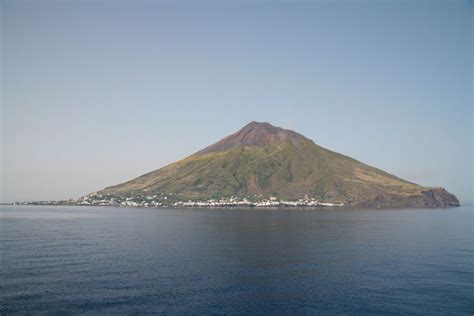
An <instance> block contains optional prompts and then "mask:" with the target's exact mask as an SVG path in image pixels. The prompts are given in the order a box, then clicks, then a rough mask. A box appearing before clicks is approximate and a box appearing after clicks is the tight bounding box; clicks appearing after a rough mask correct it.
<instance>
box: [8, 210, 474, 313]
mask: <svg viewBox="0 0 474 316" xmlns="http://www.w3.org/2000/svg"><path fill="white" fill-rule="evenodd" d="M473 215H474V209H473V208H472V207H461V208H452V209H425V210H417V209H411V210H288V209H286V210H285V209H282V210H256V209H250V210H242V209H240V210H231V209H224V210H216V209H211V210H207V209H182V210H180V209H126V208H107V207H103V208H99V207H97V208H95V207H59V206H57V207H41V206H37V207H28V206H2V207H0V242H1V244H0V257H1V271H0V282H1V283H0V313H1V314H4V313H9V312H72V313H104V312H105V313H163V314H170V313H172V314H176V313H178V314H188V313H190V314H201V313H206V314H209V313H213V314H252V313H253V314H255V313H259V314H294V313H323V314H382V313H389V312H391V313H396V314H459V315H462V314H465V315H471V314H473V313H474V238H473V236H474V235H473V234H474V233H473Z"/></svg>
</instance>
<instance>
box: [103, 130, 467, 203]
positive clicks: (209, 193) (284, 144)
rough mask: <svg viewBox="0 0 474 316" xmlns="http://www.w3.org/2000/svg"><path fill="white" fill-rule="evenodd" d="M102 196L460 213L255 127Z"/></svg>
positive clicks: (429, 192) (287, 133) (439, 196)
mask: <svg viewBox="0 0 474 316" xmlns="http://www.w3.org/2000/svg"><path fill="white" fill-rule="evenodd" d="M97 194H107V195H113V196H120V197H129V196H134V195H150V194H152V195H153V194H155V195H160V196H175V197H176V196H178V197H179V198H180V199H182V200H184V199H209V198H215V197H229V196H236V197H250V198H251V197H269V196H270V195H271V196H276V197H278V198H282V199H299V198H302V197H305V196H308V197H312V198H316V199H318V200H320V201H327V202H334V203H344V204H345V205H347V206H355V207H447V206H459V201H458V200H457V198H456V197H455V196H454V195H452V194H451V193H448V192H447V191H446V190H444V189H443V188H427V187H422V186H420V185H417V184H415V183H411V182H408V181H405V180H403V179H400V178H398V177H396V176H394V175H391V174H389V173H387V172H384V171H382V170H379V169H377V168H374V167H370V166H368V165H366V164H363V163H361V162H359V161H357V160H355V159H352V158H350V157H347V156H344V155H341V154H338V153H335V152H333V151H330V150H328V149H325V148H323V147H321V146H318V145H316V144H315V143H314V142H313V141H312V140H310V139H308V138H306V137H304V136H303V135H301V134H298V133H296V132H294V131H291V130H287V129H283V128H280V127H275V126H273V125H271V124H270V123H259V122H251V123H249V124H247V125H246V126H244V127H243V128H242V129H240V130H239V131H237V132H235V133H234V134H232V135H230V136H227V137H225V138H223V139H221V140H220V141H218V142H217V143H215V144H213V145H210V146H208V147H206V148H204V149H202V150H201V151H198V152H197V153H195V154H193V155H191V156H189V157H187V158H185V159H182V160H179V161H177V162H174V163H172V164H170V165H168V166H165V167H163V168H161V169H158V170H156V171H153V172H150V173H147V174H145V175H142V176H140V177H138V178H136V179H133V180H130V181H128V182H125V183H122V184H119V185H116V186H112V187H108V188H106V189H104V190H102V191H100V192H97Z"/></svg>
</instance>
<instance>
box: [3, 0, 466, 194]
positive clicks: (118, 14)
mask: <svg viewBox="0 0 474 316" xmlns="http://www.w3.org/2000/svg"><path fill="white" fill-rule="evenodd" d="M0 3H1V5H0V9H1V31H0V35H1V38H0V39H1V40H0V44H1V68H0V70H1V71H0V73H1V91H0V92H1V112H0V113H1V141H2V142H1V148H0V149H1V164H0V166H1V170H0V172H1V187H0V192H1V194H0V201H2V202H10V201H24V200H49V199H66V198H77V197H80V196H82V195H85V194H88V193H91V192H94V191H96V190H99V189H102V188H104V187H106V186H110V185H114V184H117V183H120V182H123V181H126V180H129V179H131V178H134V177H136V176H139V175H141V174H144V173H146V172H149V171H152V170H155V169H158V168H160V167H163V166H165V165H166V164H168V163H171V162H173V161H175V160H178V159H180V158H184V157H186V156H187V155H190V154H192V153H194V152H196V151H198V150H199V149H201V148H203V147H205V146H207V145H209V144H211V143H213V142H215V141H217V140H218V139H220V138H222V137H224V136H226V135H228V134H231V133H233V132H235V131H236V130H238V129H239V128H241V127H242V126H243V125H245V124H247V123H248V122H250V121H268V122H270V123H272V124H274V125H276V126H281V127H285V128H289V129H293V130H295V131H297V132H300V133H302V134H303V135H305V136H307V137H308V138H310V139H313V140H314V141H315V142H316V143H317V144H319V145H321V146H323V147H326V148H328V149H331V150H334V151H337V152H340V153H343V154H346V155H349V156H351V157H353V158H356V159H358V160H360V161H362V162H365V163H367V164H369V165H372V166H375V167H378V168H380V169H383V170H385V171H388V172H390V173H393V174H395V175H397V176H399V177H402V178H404V179H407V180H410V181H413V182H416V183H419V184H422V185H425V186H442V187H445V188H446V189H447V190H448V191H450V192H452V193H454V194H456V195H457V196H458V197H459V199H460V200H461V203H472V202H473V201H474V194H473V178H474V171H473V170H474V163H473V156H474V149H473V121H474V117H473V98H474V95H473V81H472V75H473V63H472V59H473V46H472V44H473V33H472V30H473V27H474V25H473V11H474V2H473V1H456V0H451V1H401V0H400V1H395V0H393V1H388V0H387V1H332V2H329V1H294V2H293V1H291V2H290V1H257V0H256V1H250V0H245V1H244V0H242V1H225V2H223V1H219V2H218V1H200V2H199V3H198V2H194V1H140V0H138V1H108V0H101V1H90V0H82V1H79V0H78V1H72V0H64V1H58V0H56V1H43V0H35V1H22V0H0Z"/></svg>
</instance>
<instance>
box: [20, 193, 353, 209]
mask: <svg viewBox="0 0 474 316" xmlns="http://www.w3.org/2000/svg"><path fill="white" fill-rule="evenodd" d="M17 204H35V205H38V204H39V205H90V206H123V207H341V206H344V204H342V203H327V202H320V201H318V200H316V199H314V198H308V197H305V198H303V199H298V200H294V201H289V200H282V199H277V198H276V197H273V196H270V197H269V198H261V197H260V198H253V199H252V200H250V199H249V198H239V197H234V196H231V197H222V198H215V199H196V200H187V201H180V200H179V199H177V198H176V196H174V197H171V198H170V199H168V197H167V196H157V195H153V196H141V195H137V196H134V197H127V198H122V197H116V196H110V195H101V194H90V195H88V196H84V197H81V198H79V199H77V200H67V201H36V202H18V203H17Z"/></svg>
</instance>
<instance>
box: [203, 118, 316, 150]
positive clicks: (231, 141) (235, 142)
mask: <svg viewBox="0 0 474 316" xmlns="http://www.w3.org/2000/svg"><path fill="white" fill-rule="evenodd" d="M303 139H306V138H305V137H304V136H303V135H301V134H298V133H296V132H293V131H290V130H287V129H283V128H281V127H275V126H273V125H271V124H270V123H268V122H264V123H259V122H255V121H254V122H250V123H249V124H247V125H245V126H244V127H242V128H241V129H240V130H238V131H237V132H235V133H234V134H232V135H230V136H227V137H225V138H223V139H222V140H220V141H218V142H217V143H215V144H213V145H211V146H209V147H206V148H204V149H203V150H201V151H199V152H197V154H205V153H211V152H218V151H226V150H229V149H231V148H237V147H240V148H242V147H251V146H256V147H262V146H277V145H282V144H286V143H291V144H293V145H296V144H298V142H299V141H301V140H303ZM306 140H307V139H306Z"/></svg>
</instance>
